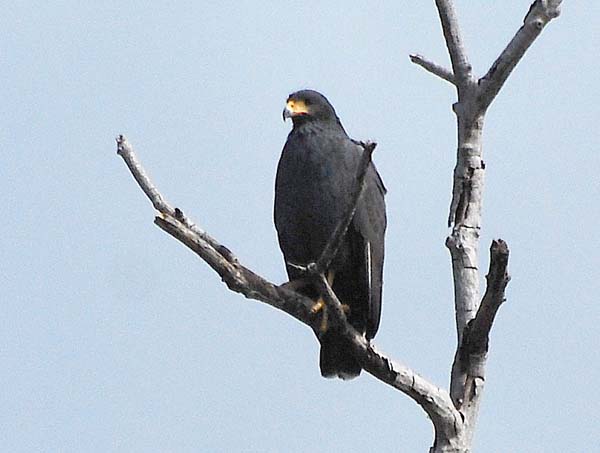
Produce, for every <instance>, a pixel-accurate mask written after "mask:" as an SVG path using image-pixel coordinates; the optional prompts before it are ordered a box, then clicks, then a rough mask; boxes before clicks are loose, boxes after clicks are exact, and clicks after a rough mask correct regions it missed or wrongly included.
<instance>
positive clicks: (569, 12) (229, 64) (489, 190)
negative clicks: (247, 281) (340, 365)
mask: <svg viewBox="0 0 600 453" xmlns="http://www.w3.org/2000/svg"><path fill="white" fill-rule="evenodd" d="M325 3H326V5H324V4H325ZM584 3H585V5H584ZM529 4H530V1H529V0H518V1H517V0H510V1H506V2H488V1H466V0H462V1H459V2H458V5H457V6H458V11H459V16H460V19H461V23H462V26H463V31H464V37H465V41H466V45H467V48H468V50H469V54H470V56H471V59H472V62H473V64H474V68H475V70H476V72H477V73H478V74H482V73H483V72H485V71H486V70H487V68H488V67H489V65H490V64H491V62H492V61H493V60H494V59H495V57H496V56H497V55H498V53H499V52H500V51H501V50H502V49H503V48H504V46H505V44H506V43H507V42H508V40H509V39H510V37H512V35H513V34H514V32H515V31H516V30H517V29H518V27H519V25H520V24H521V21H522V19H523V17H524V15H525V13H526V11H527V9H528V8H529ZM599 16H600V4H599V3H598V2H577V1H569V0H565V2H564V5H563V15H562V16H561V17H560V19H558V20H557V21H555V22H552V23H551V24H550V25H549V26H548V28H546V29H545V30H544V32H543V33H542V35H541V37H540V38H539V39H538V40H537V41H536V42H535V43H534V45H533V47H532V48H531V49H530V51H529V52H528V54H527V55H526V57H525V59H524V61H523V62H522V63H521V64H520V65H519V66H518V67H517V69H516V70H515V71H514V73H513V74H512V75H511V77H510V79H509V81H508V83H507V85H506V86H505V88H504V89H503V90H502V92H501V93H500V95H499V98H498V99H497V100H496V101H495V102H494V104H493V105H492V107H491V111H490V112H489V114H488V116H487V121H486V126H485V140H484V150H485V151H484V153H485V156H484V157H485V161H486V164H487V175H486V193H485V202H484V220H483V230H482V235H481V237H482V251H483V253H482V260H481V267H482V269H485V270H487V264H488V257H487V249H488V247H489V243H490V241H491V239H492V238H495V237H502V238H503V239H505V240H506V241H507V242H508V244H509V246H510V248H511V259H510V270H511V274H512V277H513V279H512V281H511V283H510V285H509V287H508V291H507V298H508V300H507V302H506V303H505V304H504V305H503V306H502V307H501V310H500V313H499V316H498V318H497V321H496V324H495V325H494V328H493V332H492V340H491V352H490V359H489V362H488V374H487V383H486V389H485V396H484V399H483V402H482V407H481V417H480V421H479V427H478V430H477V434H476V442H475V445H476V447H477V451H480V452H492V453H494V452H499V453H503V452H544V453H547V452H566V451H569V452H571V451H572V452H588V451H592V449H593V448H594V447H593V446H594V445H596V446H597V445H600V434H599V428H598V427H599V426H600V422H599V417H598V410H597V405H598V402H599V400H600V391H599V390H598V385H597V384H598V382H600V359H599V353H598V341H599V337H600V329H599V327H598V326H599V324H600V303H599V300H598V295H599V294H600V278H599V269H600V239H599V238H600V234H599V232H598V230H599V224H600V207H599V201H600V178H598V172H599V169H600V157H599V145H600V143H599V140H598V126H597V124H598V120H599V113H600V109H599V107H598V104H599V102H600V96H599V88H598V74H599V73H600V67H599V64H598V58H597V55H598V48H600V36H599V35H600V31H599V30H600V29H599V27H598V21H597V18H598V17H599ZM412 52H419V53H422V54H424V55H426V56H428V57H430V58H432V59H435V60H436V61H438V62H440V63H447V61H448V58H447V55H446V50H445V46H444V44H443V39H442V35H441V31H440V26H439V21H438V18H437V12H436V10H435V7H434V2H433V1H414V2H395V1H383V2H341V1H332V2H316V1H303V2H275V1H273V2H260V3H259V2H243V1H242V2H227V1H219V2H209V1H205V2H152V3H150V2H115V1H112V2H110V1H106V2H95V3H92V2H69V1H62V2H5V4H4V5H3V6H2V16H1V17H0V53H1V55H2V57H1V62H2V63H1V65H0V80H1V81H2V89H1V98H0V99H1V103H2V107H1V108H0V144H1V149H0V185H1V188H2V190H1V192H2V194H3V203H2V205H3V208H4V209H3V219H2V222H1V223H0V230H1V238H2V239H1V242H0V257H1V258H0V260H1V261H0V268H1V273H0V290H1V291H0V298H1V299H2V304H1V305H0V367H1V369H2V371H0V386H1V390H0V451H6V452H9V451H10V452H58V451H60V452H167V451H170V452H198V451H206V452H229V451H240V452H283V451H286V452H303V451H312V452H331V451H344V452H368V451H380V452H408V453H411V452H421V451H423V452H424V451H427V448H428V447H429V446H430V445H431V441H432V432H431V425H430V423H429V421H428V420H427V418H426V416H425V414H424V413H423V412H422V410H421V409H420V408H419V407H418V406H417V405H416V404H415V403H413V401H412V400H410V399H408V398H407V397H405V396H404V395H402V394H400V393H398V392H396V391H394V390H392V389H390V388H388V387H386V386H385V385H383V384H381V383H379V382H378V381H376V380H375V379H373V378H372V377H371V376H369V375H366V374H363V375H362V376H361V377H360V378H358V379H356V380H354V381H352V382H341V381H338V380H324V379H322V378H321V377H320V375H319V369H318V344H317V341H316V340H315V338H314V336H313V334H312V332H311V331H310V330H309V329H308V328H306V327H305V326H303V325H301V324H299V323H298V322H296V321H295V320H293V319H292V318H290V317H289V316H287V315H285V314H283V313H281V312H277V311H275V310H273V309H271V308H269V307H268V306H265V305H262V304H260V303H258V302H254V301H249V300H246V299H244V298H243V297H242V296H239V295H237V294H234V293H231V292H229V291H228V290H227V289H226V287H225V286H224V285H223V284H222V283H221V282H220V280H219V278H218V277H217V276H216V274H214V273H213V272H212V271H211V270H210V269H208V267H207V266H206V265H205V264H204V263H203V262H202V261H200V260H199V259H197V258H196V257H195V255H193V254H192V253H191V252H190V251H189V250H188V249H186V248H185V247H184V246H182V245H181V244H180V243H178V242H176V241H175V240H174V239H172V238H171V237H169V236H167V235H166V234H165V233H163V232H162V231H161V230H159V229H158V228H157V227H156V226H154V225H153V224H152V220H153V215H154V212H153V210H152V208H151V206H150V204H149V203H148V201H147V200H146V199H145V197H144V196H143V194H142V193H141V191H140V190H139V188H138V187H137V185H136V184H135V183H134V182H133V179H132V178H131V176H130V174H129V173H128V171H127V170H126V168H125V165H124V164H123V162H122V161H121V159H120V158H119V157H118V156H117V155H116V153H115V143H114V137H115V136H116V135H117V134H119V133H124V134H126V135H127V137H128V138H129V140H130V141H131V142H132V144H133V145H134V146H135V148H136V150H137V152H138V154H139V156H140V158H141V159H142V161H143V163H144V164H145V166H146V168H147V169H148V170H149V171H150V173H151V175H152V176H153V178H154V181H155V183H156V184H157V185H158V186H159V188H160V189H161V191H162V192H163V194H164V195H165V196H166V197H167V198H168V199H169V200H170V201H171V202H172V203H173V204H174V205H176V206H179V207H180V208H182V209H183V210H184V211H185V212H186V213H187V214H188V215H190V216H191V217H192V218H193V219H194V220H195V221H197V223H199V224H200V225H201V226H202V227H203V228H205V229H207V230H208V231H209V232H211V233H212V234H213V235H214V236H216V237H217V238H218V239H219V240H221V241H222V242H223V243H224V244H225V245H227V246H228V247H229V248H231V249H232V250H233V251H234V252H235V253H236V254H237V255H238V256H239V258H240V259H241V261H242V262H243V263H244V264H246V265H248V266H250V267H251V268H253V269H254V270H256V271H257V272H259V273H261V274H262V275H264V276H265V277H267V278H269V279H271V280H272V281H275V282H283V281H285V272H284V266H283V261H282V259H281V256H280V253H279V250H278V247H277V241H276V235H275V230H274V227H273V222H272V203H273V183H274V174H275V168H276V164H277V160H278V158H279V153H280V150H281V147H282V145H283V143H284V142H285V139H286V135H287V133H288V131H289V129H290V124H289V123H283V122H282V120H281V111H282V108H283V105H284V101H285V99H286V97H287V95H288V94H289V93H290V92H292V91H295V90H297V89H299V88H305V87H310V88H315V89H317V90H319V91H321V92H323V93H324V94H325V95H326V96H328V98H329V99H330V101H331V102H332V103H333V105H334V106H335V107H336V109H337V112H338V114H339V116H340V118H341V119H342V122H343V124H344V126H345V128H346V130H347V131H348V132H349V133H350V134H351V135H352V136H353V137H355V138H357V139H374V140H376V141H378V143H379V147H378V148H377V151H376V154H375V161H376V163H377V165H378V168H379V170H380V172H381V174H382V176H383V178H384V180H385V183H386V185H387V188H388V190H389V194H388V197H387V203H388V211H389V229H388V234H387V260H386V268H385V287H384V307H383V318H382V323H381V327H380V331H379V334H378V336H377V338H376V340H375V343H376V344H377V346H378V348H379V349H381V350H383V351H386V352H387V353H389V354H390V355H391V356H393V357H394V358H395V359H397V360H399V361H402V362H404V363H407V364H408V365H410V366H411V367H414V368H415V369H416V370H417V371H418V372H419V373H420V374H422V375H424V376H426V377H428V378H429V379H431V380H432V381H434V382H436V383H437V384H439V385H440V386H444V387H446V386H447V383H448V380H449V378H448V375H449V368H450V364H451V361H452V357H453V353H454V350H455V338H454V322H453V308H452V307H453V306H452V286H451V276H450V259H449V256H448V252H447V250H446V249H445V247H444V239H445V237H446V235H447V234H448V231H447V228H446V225H445V223H446V217H447V209H448V205H449V201H450V190H451V175H452V169H453V166H454V159H455V145H456V143H455V123H454V116H453V113H452V111H451V103H452V102H453V101H454V99H455V93H454V90H453V89H452V87H451V86H450V85H449V84H447V83H445V82H443V81H441V80H438V79H436V78H435V77H433V76H431V75H430V74H428V73H426V72H425V71H423V70H422V69H420V68H418V67H417V66H414V65H412V64H411V63H410V62H409V59H408V54H409V53H412ZM484 273H485V272H484Z"/></svg>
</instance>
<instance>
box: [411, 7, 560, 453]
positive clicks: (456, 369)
mask: <svg viewBox="0 0 600 453" xmlns="http://www.w3.org/2000/svg"><path fill="white" fill-rule="evenodd" d="M560 4H561V0H536V1H535V2H534V3H533V4H532V5H531V7H530V8H529V11H528V13H527V15H526V16H525V19H524V20H523V26H522V27H521V28H520V29H519V30H518V31H517V33H516V34H515V36H514V37H513V38H512V39H511V41H510V42H509V43H508V45H507V46H506V48H505V49H504V51H503V52H502V53H501V54H500V56H499V57H498V58H497V60H496V61H495V62H494V64H493V65H492V66H491V68H490V69H489V70H488V72H487V73H486V74H485V75H484V76H483V77H482V78H480V79H479V80H476V79H475V78H474V76H473V72H472V67H471V64H470V63H469V58H468V55H467V52H466V49H465V45H464V43H463V40H462V36H461V32H460V26H459V23H458V18H457V14H456V11H455V8H454V2H453V1H452V0H436V6H437V9H438V13H439V16H440V22H441V24H442V29H443V32H444V39H445V41H446V47H447V48H448V53H449V55H450V61H451V62H452V74H448V73H447V70H446V69H445V68H443V67H442V66H440V65H438V64H436V63H434V62H431V61H429V60H427V59H426V58H425V57H421V56H416V57H415V56H411V61H413V62H414V63H416V64H418V65H419V66H422V67H423V68H425V69H426V70H428V71H429V72H432V73H434V74H436V75H438V76H439V77H441V78H443V79H445V80H447V81H450V82H451V83H453V84H454V85H455V86H456V89H457V97H458V100H457V102H456V103H455V104H454V105H453V110H454V112H455V114H456V118H457V141H458V144H457V159H456V166H455V168H454V178H453V186H452V201H451V203H450V210H449V215H448V226H449V227H451V228H452V230H451V233H450V235H449V236H448V238H447V239H446V246H447V247H448V250H449V251H450V256H451V259H452V274H453V281H454V306H455V314H456V332H457V349H456V353H455V356H454V362H453V365H452V371H451V378H450V396H451V398H452V401H453V403H454V405H455V407H456V408H457V409H458V410H459V412H460V413H461V415H462V420H463V429H460V430H457V433H458V435H457V438H456V439H454V441H451V440H447V441H446V442H445V443H444V444H443V445H442V444H440V443H438V441H437V439H436V442H435V444H434V446H433V447H432V448H431V450H430V452H432V453H441V452H468V451H470V450H471V445H472V439H473V434H474V432H475V427H476V424H477V417H478V413H479V403H480V401H481V396H482V394H483V386H484V383H485V362H486V359H487V351H488V345H489V332H490V329H491V326H492V323H493V321H494V318H495V315H496V312H497V310H498V308H499V306H500V304H501V303H502V301H503V300H504V292H505V289H506V285H507V284H508V281H509V280H510V277H509V276H508V273H507V271H506V268H507V265H508V246H507V245H506V243H505V242H503V241H501V240H499V241H494V242H493V243H492V247H491V250H490V253H491V257H490V272H489V274H488V277H487V279H488V281H487V290H486V293H485V296H484V298H483V301H481V302H480V300H481V298H480V292H479V232H480V229H481V207H482V201H483V188H484V177H485V165H484V162H483V159H482V138H483V137H482V130H483V124H484V120H485V113H486V111H487V109H488V107H489V106H490V104H491V102H492V101H493V100H494V98H495V97H496V95H497V94H498V93H499V91H500V89H501V88H502V86H503V85H504V83H505V82H506V79H507V78H508V76H509V75H510V73H511V71H512V70H513V69H514V68H515V66H516V65H517V63H518V62H519V61H520V60H521V58H522V57H523V55H524V54H525V52H526V50H527V49H528V48H529V46H530V45H531V44H532V43H533V41H534V40H535V39H536V38H537V37H538V36H539V34H540V33H541V31H542V29H543V28H544V27H545V26H546V25H547V24H548V23H549V22H550V21H551V20H552V19H554V18H556V17H558V15H559V13H560Z"/></svg>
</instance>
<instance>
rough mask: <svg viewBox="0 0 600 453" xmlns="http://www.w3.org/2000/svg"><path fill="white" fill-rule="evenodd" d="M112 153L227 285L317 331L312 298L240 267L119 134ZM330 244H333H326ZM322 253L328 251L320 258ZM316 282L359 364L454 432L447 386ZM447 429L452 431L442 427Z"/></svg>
mask: <svg viewBox="0 0 600 453" xmlns="http://www.w3.org/2000/svg"><path fill="white" fill-rule="evenodd" d="M364 146H365V154H364V156H363V159H362V161H361V164H360V165H359V171H358V175H357V177H358V180H357V192H358V193H357V194H356V199H355V202H357V201H358V197H359V196H360V191H361V188H360V187H361V179H364V173H365V171H366V168H367V167H368V165H369V163H370V160H371V153H372V152H373V150H374V149H375V145H374V144H365V145H364ZM117 153H118V154H119V155H120V156H121V157H122V158H123V159H124V160H125V162H126V163H127V166H128V167H129V170H130V172H131V174H132V175H133V177H134V179H135V180H136V181H137V182H138V184H139V186H140V187H141V189H142V190H143V191H144V193H145V194H146V196H147V197H148V198H149V199H150V201H151V202H152V204H153V206H154V207H155V208H156V209H157V211H158V212H159V213H158V216H156V218H155V220H154V223H155V224H156V225H158V227H160V228H161V229H162V230H164V231H165V232H167V233H169V234H170V235H171V236H173V237H174V238H175V239H177V240H179V241H180V242H181V243H183V244H184V245H186V246H187V247H188V248H190V249H191V250H192V251H194V252H195V253H196V254H197V255H198V256H199V257H200V258H202V259H203V260H204V261H206V263H207V264H208V265H209V266H210V267H211V268H212V269H214V270H215V272H217V274H219V276H220V277H221V279H222V280H223V281H224V282H225V284H226V285H227V287H228V288H229V289H230V290H232V291H234V292H237V293H240V294H243V295H244V296H246V297H247V298H249V299H255V300H258V301H261V302H264V303H267V304H269V305H271V306H272V307H275V308H277V309H279V310H281V311H283V312H285V313H287V314H289V315H291V316H293V317H294V318H296V319H297V320H299V321H300V322H302V323H303V324H306V325H307V326H309V327H310V328H311V329H312V330H313V331H314V332H315V333H317V334H318V332H319V329H320V325H321V323H320V319H319V316H318V315H317V314H315V313H314V312H313V311H312V310H311V308H312V307H313V305H314V301H312V300H311V299H309V298H308V297H306V296H303V295H302V294H300V293H297V292H296V291H294V290H292V289H291V288H290V287H288V286H287V285H280V286H277V285H274V284H273V283H271V282H269V281H267V280H266V279H264V278H263V277H261V276H259V275H258V274H256V273H254V272H252V271H251V270H250V269H248V268H246V267H244V266H243V265H242V264H240V262H239V261H238V260H237V258H235V256H234V255H233V253H231V251H229V249H228V248H227V247H225V246H223V245H222V244H220V243H219V242H218V241H217V240H216V239H214V238H212V237H210V236H209V235H208V234H207V233H206V232H204V231H202V230H201V229H200V228H198V227H197V226H196V225H194V224H193V223H192V222H190V221H189V220H188V219H187V218H186V217H184V216H183V213H182V212H181V211H180V210H179V209H178V208H173V207H172V206H171V205H169V204H168V203H167V202H166V201H165V199H164V197H163V196H162V195H161V194H160V192H159V191H158V189H157V188H156V187H155V186H154V184H152V182H151V181H150V179H149V178H148V176H147V174H146V172H145V171H144V168H143V167H142V165H141V163H140V162H139V160H138V159H137V157H136V155H135V152H134V151H133V148H132V147H131V145H130V144H129V142H128V141H127V139H126V138H125V137H124V136H122V135H120V136H119V137H117ZM353 213H354V209H351V210H350V211H349V212H348V215H349V216H350V218H351V217H352V215H353ZM344 224H345V227H344ZM347 227H348V225H347V222H346V220H344V221H343V222H341V223H340V226H339V227H338V228H336V234H334V235H332V237H331V238H330V239H329V242H331V243H335V242H336V241H338V240H339V238H338V236H343V235H344V234H345V230H346V229H347ZM334 247H335V245H333V246H330V248H331V249H333V248H334ZM326 258H327V256H325V258H324V259H326ZM315 266H316V265H315ZM310 272H312V271H310ZM318 282H320V283H321V284H323V282H324V283H325V286H323V287H322V289H323V292H324V296H325V297H326V299H327V307H328V308H330V310H329V322H330V323H333V324H335V325H336V326H339V327H341V329H340V330H341V332H343V334H344V335H345V336H346V337H347V338H348V339H349V340H350V342H351V344H352V347H353V351H354V354H355V355H356V358H357V359H358V361H359V362H360V364H361V366H362V367H363V368H364V369H365V370H366V371H367V372H368V373H370V374H371V375H373V376H374V377H376V378H377V379H379V380H380V381H382V382H385V383H386V384H388V385H390V386H392V387H393V388H395V389H397V390H400V391H401V392H403V393H405V394H407V395H408V396H410V397H411V398H412V399H413V400H415V401H416V402H417V403H418V404H419V405H420V406H421V407H422V408H423V409H424V410H425V412H426V413H427V414H428V415H429V417H430V418H431V420H432V421H433V423H434V426H435V429H436V436H437V435H438V434H437V433H438V432H439V433H440V434H439V436H440V439H443V438H445V437H454V436H455V435H456V430H460V429H461V416H460V414H459V412H458V411H457V410H456V408H455V407H454V405H453V403H452V400H451V399H450V395H449V394H448V392H447V391H446V390H443V389H440V388H439V387H437V386H435V385H433V384H432V383H430V382H429V381H427V380H426V379H424V378H423V377H421V376H419V375H418V374H417V373H415V372H414V371H413V370H412V369H410V368H408V367H407V366H405V365H401V364H399V363H397V362H394V361H392V360H391V359H389V358H388V357H386V356H385V355H383V354H381V353H379V352H377V351H376V350H375V348H374V347H373V345H371V344H369V342H368V341H367V340H366V339H365V338H364V336H363V335H361V334H360V333H358V332H357V331H356V329H354V328H353V327H352V326H351V325H350V324H349V323H348V322H347V321H346V316H345V314H344V311H343V310H342V308H341V304H340V302H339V300H338V299H337V297H336V296H335V294H334V293H333V291H332V290H331V288H330V287H329V285H328V284H327V281H326V280H325V279H324V278H323V277H322V276H321V278H320V279H319V280H318ZM446 430H450V431H451V432H446Z"/></svg>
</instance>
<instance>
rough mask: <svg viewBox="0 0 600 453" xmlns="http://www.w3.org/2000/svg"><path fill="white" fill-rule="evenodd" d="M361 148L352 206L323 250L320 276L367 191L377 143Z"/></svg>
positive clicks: (319, 270) (317, 266)
mask: <svg viewBox="0 0 600 453" xmlns="http://www.w3.org/2000/svg"><path fill="white" fill-rule="evenodd" d="M360 146H362V148H363V153H362V156H361V159H360V162H359V164H358V168H357V170H356V184H354V187H353V188H352V194H351V196H350V204H349V205H348V209H347V210H346V212H345V213H344V215H343V216H342V217H341V219H340V221H339V222H338V224H337V225H336V226H335V229H334V230H333V233H332V234H331V237H330V238H329V240H328V241H327V244H326V245H325V248H324V249H323V252H321V256H320V257H319V259H318V261H317V263H316V271H317V272H318V273H319V274H322V273H324V272H325V270H326V269H327V268H328V267H329V264H330V263H331V261H332V260H333V258H334V257H335V255H336V254H337V252H338V250H339V248H340V246H341V245H342V241H343V240H344V236H345V235H346V232H347V231H348V227H349V226H350V222H352V218H353V217H354V214H355V213H356V208H357V207H358V201H359V200H360V196H361V194H362V193H363V192H364V189H365V185H366V180H367V178H366V176H367V170H368V168H369V166H370V165H371V157H372V155H373V151H375V147H376V146H377V143H375V142H366V143H363V142H360Z"/></svg>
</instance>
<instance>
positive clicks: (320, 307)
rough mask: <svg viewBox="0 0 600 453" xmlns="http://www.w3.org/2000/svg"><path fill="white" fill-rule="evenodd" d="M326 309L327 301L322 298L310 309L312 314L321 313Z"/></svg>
mask: <svg viewBox="0 0 600 453" xmlns="http://www.w3.org/2000/svg"><path fill="white" fill-rule="evenodd" d="M324 308H325V301H324V300H323V299H321V298H319V300H318V301H317V302H316V303H315V304H314V305H313V306H312V308H311V309H310V311H311V313H319V312H320V311H321V310H323V309H324Z"/></svg>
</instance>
